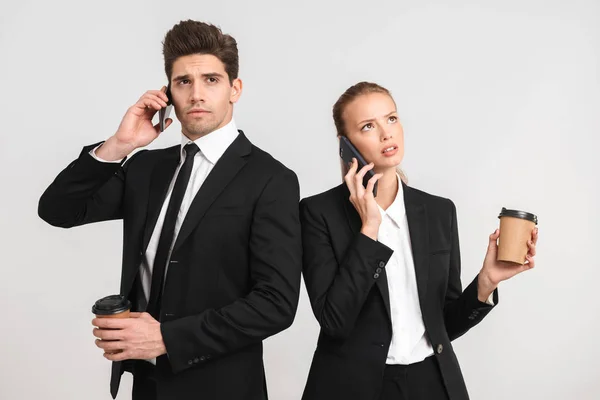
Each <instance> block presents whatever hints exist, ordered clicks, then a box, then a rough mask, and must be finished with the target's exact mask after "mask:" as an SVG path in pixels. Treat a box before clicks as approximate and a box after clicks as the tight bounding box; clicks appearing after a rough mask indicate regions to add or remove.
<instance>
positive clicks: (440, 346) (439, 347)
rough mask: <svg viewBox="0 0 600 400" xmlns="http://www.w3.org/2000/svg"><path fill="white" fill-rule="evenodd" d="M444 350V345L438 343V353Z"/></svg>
mask: <svg viewBox="0 0 600 400" xmlns="http://www.w3.org/2000/svg"><path fill="white" fill-rule="evenodd" d="M442 351H444V346H442V345H441V344H438V345H437V353H438V354H442Z"/></svg>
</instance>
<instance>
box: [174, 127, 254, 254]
mask: <svg viewBox="0 0 600 400" xmlns="http://www.w3.org/2000/svg"><path fill="white" fill-rule="evenodd" d="M251 150H252V144H251V143H250V141H249V140H248V139H247V138H246V136H245V135H244V132H242V131H240V133H239V135H238V137H237V138H236V139H235V140H234V141H233V143H232V144H231V145H230V146H229V147H228V148H227V150H226V151H225V153H223V156H221V158H220V159H219V161H218V162H217V163H216V164H215V166H214V168H213V170H212V171H211V172H210V174H208V177H207V178H206V181H204V183H203V184H202V186H201V187H200V190H198V193H197V194H196V196H195V197H194V200H193V201H192V204H191V205H190V209H189V211H188V213H187V215H186V216H185V219H184V221H183V225H182V226H181V230H180V231H179V234H178V235H177V239H176V240H175V245H174V247H173V252H175V251H176V250H177V249H178V248H179V246H181V244H182V243H183V242H184V241H185V240H186V239H187V237H188V236H189V235H190V233H192V231H193V230H194V228H195V227H196V226H198V224H199V223H200V221H201V220H202V217H204V214H205V213H206V211H207V210H208V209H209V207H210V206H211V205H212V204H213V202H214V201H215V200H216V199H217V198H218V197H219V195H220V194H221V192H222V191H223V190H224V189H225V188H226V187H227V185H228V184H229V183H230V182H231V181H232V180H233V178H234V177H235V176H236V175H237V173H238V172H239V171H240V170H241V169H242V168H243V167H244V165H246V162H247V157H246V156H247V155H248V154H250V152H251Z"/></svg>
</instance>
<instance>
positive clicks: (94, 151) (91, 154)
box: [90, 143, 123, 164]
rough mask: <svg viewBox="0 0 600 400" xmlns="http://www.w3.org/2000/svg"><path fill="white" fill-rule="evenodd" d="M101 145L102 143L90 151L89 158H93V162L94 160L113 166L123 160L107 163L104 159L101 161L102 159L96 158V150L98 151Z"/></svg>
mask: <svg viewBox="0 0 600 400" xmlns="http://www.w3.org/2000/svg"><path fill="white" fill-rule="evenodd" d="M103 144H104V143H100V144H99V145H98V146H96V147H95V148H93V149H92V150H90V156H92V158H93V159H94V160H96V161H100V162H103V163H113V164H114V163H117V164H118V163H120V162H121V161H123V160H116V161H107V160H104V159H102V158H100V157H98V156H97V155H96V150H98V149H99V148H100V146H102V145H103Z"/></svg>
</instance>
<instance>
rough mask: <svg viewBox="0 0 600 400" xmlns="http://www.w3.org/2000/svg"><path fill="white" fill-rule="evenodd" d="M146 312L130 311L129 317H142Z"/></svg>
mask: <svg viewBox="0 0 600 400" xmlns="http://www.w3.org/2000/svg"><path fill="white" fill-rule="evenodd" d="M143 314H144V313H140V312H130V313H129V318H140V317H142V315H143Z"/></svg>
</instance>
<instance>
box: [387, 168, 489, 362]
mask: <svg viewBox="0 0 600 400" xmlns="http://www.w3.org/2000/svg"><path fill="white" fill-rule="evenodd" d="M379 211H380V213H381V225H380V226H379V234H378V241H379V242H381V243H383V244H385V245H386V246H388V247H389V248H391V249H392V250H393V251H394V252H393V254H392V257H391V258H390V260H389V261H388V263H387V265H386V267H385V270H386V274H387V281H388V288H389V292H390V312H391V318H392V342H391V344H390V348H389V351H388V355H387V360H386V363H387V364H404V365H407V364H413V363H416V362H419V361H423V360H424V359H425V358H427V357H429V356H431V355H433V348H432V347H431V344H430V343H429V340H428V339H427V337H426V335H425V324H424V323H423V315H422V314H421V306H420V304H419V293H418V290H417V278H416V274H415V264H414V260H413V254H412V247H411V242H410V234H409V230H408V219H407V217H406V209H405V207H404V191H403V188H402V182H401V181H400V177H399V176H398V193H397V194H396V198H395V199H394V202H393V203H392V204H391V205H390V206H389V207H388V208H387V210H383V209H382V208H381V207H379ZM491 298H492V296H490V299H488V304H493V303H492V302H491Z"/></svg>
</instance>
